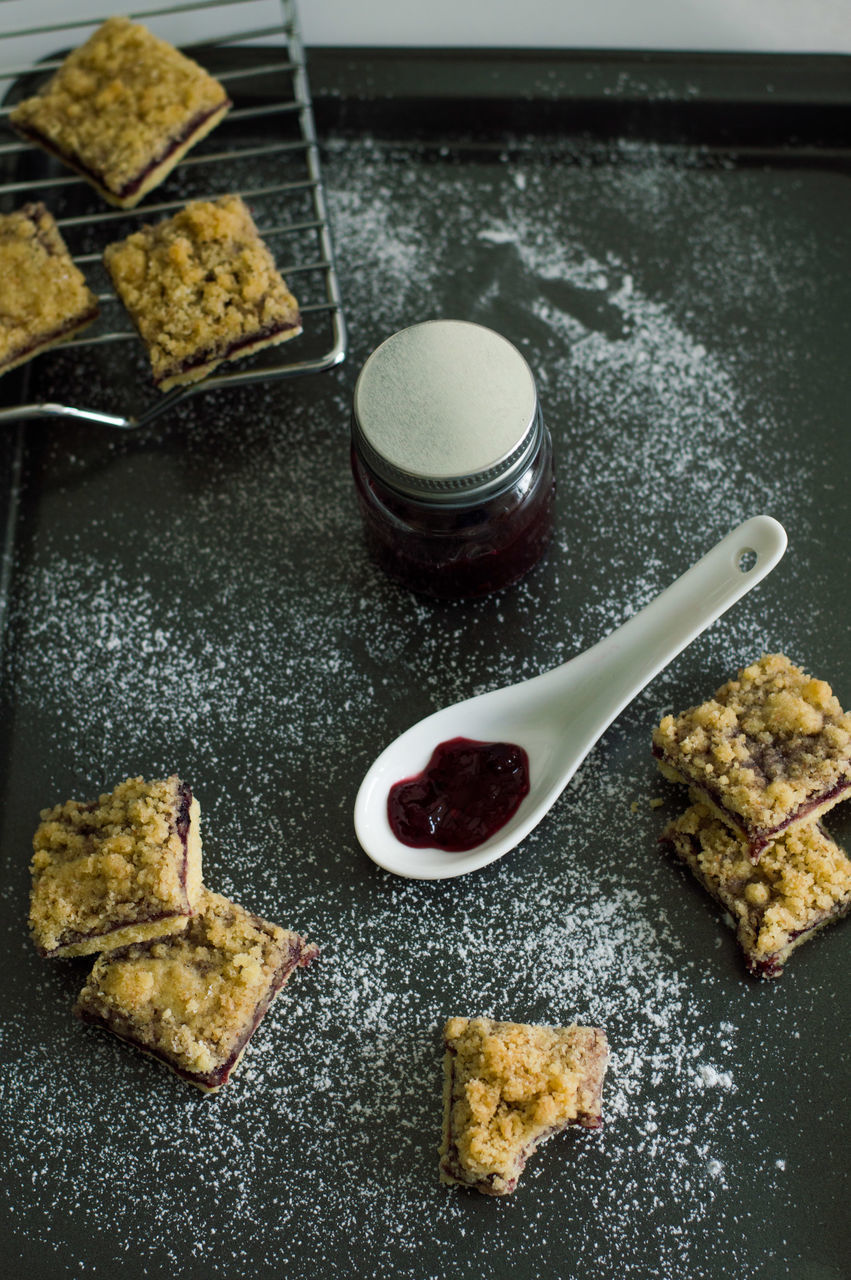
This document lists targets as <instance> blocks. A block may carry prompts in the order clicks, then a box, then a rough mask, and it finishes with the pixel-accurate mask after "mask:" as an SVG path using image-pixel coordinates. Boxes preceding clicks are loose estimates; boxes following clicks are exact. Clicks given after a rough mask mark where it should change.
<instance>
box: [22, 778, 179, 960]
mask: <svg viewBox="0 0 851 1280" xmlns="http://www.w3.org/2000/svg"><path fill="white" fill-rule="evenodd" d="M33 850H34V852H33V859H32V863H31V870H32V877H33V883H32V894H31V897H30V930H31V932H32V937H33V941H34V942H35V945H36V947H37V948H38V951H39V954H40V955H42V956H48V957H50V958H55V957H63V956H83V955H91V954H92V953H93V952H96V951H104V950H110V949H113V948H116V947H123V946H125V945H126V944H127V943H130V942H140V941H143V940H145V939H148V938H156V937H161V936H162V935H164V934H169V933H174V932H176V931H178V930H180V929H183V928H185V926H186V922H187V920H188V919H189V917H190V916H191V915H192V913H193V912H194V911H195V910H196V908H197V905H198V901H199V898H200V894H201V836H200V808H199V805H198V801H197V800H196V799H195V798H194V797H193V795H192V791H191V789H190V787H189V786H188V785H187V784H186V783H185V782H181V780H180V779H179V778H177V777H171V778H165V779H162V780H159V781H156V782H145V781H144V779H142V778H128V779H127V781H126V782H122V783H120V784H119V785H118V786H117V787H116V788H115V790H114V791H112V792H111V793H110V794H108V795H102V796H101V797H100V799H99V800H97V801H93V802H91V803H83V802H81V801H78V800H69V801H67V803H65V804H60V805H56V806H55V807H54V808H52V809H44V810H43V811H42V814H41V823H40V825H39V827H38V829H37V831H36V833H35V836H34V837H33Z"/></svg>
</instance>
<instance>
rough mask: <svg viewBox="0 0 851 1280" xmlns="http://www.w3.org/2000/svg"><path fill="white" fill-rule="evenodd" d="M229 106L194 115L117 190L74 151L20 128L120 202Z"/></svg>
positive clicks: (29, 127)
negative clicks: (64, 148)
mask: <svg viewBox="0 0 851 1280" xmlns="http://www.w3.org/2000/svg"><path fill="white" fill-rule="evenodd" d="M230 105H231V104H230V101H229V100H226V101H225V102H220V103H219V104H218V106H215V107H213V108H212V109H211V110H209V111H201V112H199V113H198V114H197V115H196V116H193V118H192V119H191V120H190V121H189V123H188V124H187V125H186V126H185V128H184V129H182V130H181V132H180V133H178V134H177V135H176V136H175V137H174V138H171V139H169V141H168V143H167V144H166V145H165V146H164V147H163V149H162V151H160V152H159V153H158V154H157V155H156V156H155V157H154V158H153V160H150V161H149V162H148V164H146V165H144V167H143V168H142V169H140V170H139V172H138V173H137V174H136V175H135V176H134V177H133V178H131V179H129V180H128V181H127V182H125V183H124V185H123V186H121V187H119V188H117V189H116V188H114V187H111V186H109V184H108V183H107V182H106V180H105V178H104V174H103V171H102V170H97V169H93V168H92V167H91V166H90V165H87V164H86V163H85V162H84V161H83V160H81V159H80V157H79V156H77V155H75V154H74V153H73V152H68V151H65V150H63V148H62V147H57V145H56V143H55V142H53V141H52V139H50V138H48V137H47V135H46V134H43V133H42V132H41V130H40V129H34V128H33V127H32V125H18V126H17V128H18V130H19V132H21V133H23V134H25V135H26V136H27V137H28V138H31V139H32V141H33V142H37V143H38V144H39V146H41V147H44V149H45V151H49V152H50V153H51V154H52V155H54V156H56V157H57V158H58V159H59V160H62V161H64V163H65V164H67V165H69V166H70V167H71V168H72V169H76V171H77V173H80V174H82V175H83V177H84V178H88V179H89V181H90V182H93V183H94V184H95V186H97V187H101V188H102V189H103V190H104V191H108V192H109V193H110V195H113V196H115V198H116V199H117V200H126V199H128V197H130V196H133V195H135V194H136V192H137V191H138V190H139V188H140V187H141V186H142V184H143V183H144V182H145V181H146V180H147V179H148V178H149V177H150V175H151V174H152V173H154V172H155V171H156V170H157V169H160V168H162V166H163V165H165V164H167V163H168V161H169V160H170V159H171V157H172V156H173V155H174V153H175V152H176V151H180V150H181V148H182V147H185V146H186V144H187V143H188V142H189V141H190V139H191V138H192V137H194V135H195V134H196V133H197V132H198V131H199V130H200V129H203V128H204V125H205V124H207V123H208V122H209V121H210V120H211V119H212V118H213V117H214V116H218V115H220V114H223V113H224V112H225V111H226V110H227V109H228V108H229V107H230Z"/></svg>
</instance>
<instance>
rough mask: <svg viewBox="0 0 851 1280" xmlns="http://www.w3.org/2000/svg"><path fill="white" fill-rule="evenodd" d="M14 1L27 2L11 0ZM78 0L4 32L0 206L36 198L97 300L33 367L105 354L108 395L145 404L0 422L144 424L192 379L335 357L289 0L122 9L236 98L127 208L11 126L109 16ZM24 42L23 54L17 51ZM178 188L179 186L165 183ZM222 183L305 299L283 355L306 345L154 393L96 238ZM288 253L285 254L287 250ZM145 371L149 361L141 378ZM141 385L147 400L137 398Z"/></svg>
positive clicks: (312, 368) (215, 380)
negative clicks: (89, 315)
mask: <svg viewBox="0 0 851 1280" xmlns="http://www.w3.org/2000/svg"><path fill="white" fill-rule="evenodd" d="M7 4H8V0H2V5H3V7H4V8H6V7H7ZM10 7H11V8H13V9H16V10H22V9H24V8H25V6H22V5H21V4H16V3H13V4H12V5H11V6H10ZM83 9H84V5H83V4H77V3H75V5H74V14H75V17H74V19H73V20H68V21H62V22H51V23H49V24H46V25H42V26H35V27H17V28H16V29H14V30H9V31H5V32H0V46H2V48H3V51H4V54H5V55H6V56H7V57H9V58H10V65H7V66H5V67H3V68H0V93H2V94H3V95H4V97H3V101H4V105H3V106H2V107H0V179H2V180H0V211H2V212H9V211H11V210H12V209H14V208H17V207H19V206H20V205H22V204H24V203H25V202H26V201H28V200H43V201H44V202H45V203H46V205H47V207H48V208H49V209H50V211H51V213H53V215H54V217H55V218H56V221H57V224H58V226H59V228H60V230H61V232H62V235H63V237H64V239H65V241H66V243H67V244H68V245H69V248H70V249H71V252H72V256H73V258H74V261H75V262H76V263H77V264H78V265H79V266H80V268H81V270H82V271H83V272H84V274H85V275H86V277H87V280H88V282H89V284H90V287H92V288H93V290H94V291H95V292H96V293H97V295H98V299H99V302H100V306H101V316H100V319H99V320H98V321H97V322H96V323H95V324H94V325H92V326H91V327H90V329H89V330H87V331H86V333H85V334H84V335H81V336H80V337H78V338H75V339H72V340H71V341H69V342H65V343H62V344H61V345H60V346H58V347H55V348H53V349H52V350H51V351H48V352H46V353H44V354H43V355H41V356H39V357H37V359H36V361H34V362H33V364H37V365H38V366H39V373H41V370H42V369H43V367H44V366H43V364H42V362H46V361H50V360H51V358H52V357H55V356H57V355H58V354H59V353H61V355H62V357H63V358H64V356H65V353H67V352H68V351H69V350H74V352H75V359H79V360H80V361H86V360H95V361H96V362H97V363H98V364H99V366H100V368H101V369H103V368H104V367H105V361H106V367H108V368H109V369H110V370H112V369H115V370H116V371H118V372H120V374H121V376H120V378H119V377H117V376H114V377H111V378H109V377H108V378H107V382H108V384H109V386H110V394H115V396H116V398H117V396H118V390H117V387H118V386H119V385H124V386H128V385H129V386H133V387H134V392H133V394H134V395H136V396H137V399H138V401H139V402H140V403H139V404H138V405H136V404H134V406H133V407H134V409H136V411H135V412H133V413H130V414H126V413H114V412H106V411H103V410H101V409H98V408H85V407H83V406H81V405H74V404H61V403H56V402H54V401H53V400H52V399H49V398H44V399H41V400H33V401H32V402H30V403H20V404H16V405H13V406H11V407H8V408H0V423H3V422H9V421H13V420H15V419H21V418H29V417H36V416H48V417H62V418H72V419H77V420H80V419H82V420H85V421H88V422H93V423H99V424H101V425H105V426H111V427H119V428H135V427H141V426H145V425H147V424H148V423H149V422H151V421H152V420H153V419H154V418H156V417H158V416H159V415H160V414H162V413H163V412H165V411H166V410H167V409H170V408H171V407H172V406H173V405H174V404H175V403H176V402H177V401H179V400H182V399H184V398H186V397H187V396H189V395H193V394H195V393H196V392H198V391H211V390H215V389H216V388H219V387H233V386H239V385H241V384H245V383H250V382H261V381H268V380H270V379H276V378H294V377H299V376H301V375H304V374H310V373H318V372H321V371H323V370H326V369H330V368H332V367H333V366H334V365H336V364H339V363H340V362H341V361H342V360H343V359H344V357H345V350H346V330H345V320H344V316H343V311H342V305H341V299H340V289H339V283H338V279H337V273H336V268H335V265H334V255H333V248H332V242H331V233H330V229H329V225H328V216H327V210H326V205H325V196H324V192H323V188H322V180H321V176H320V167H319V153H318V148H317V142H316V134H315V129H314V122H313V108H312V104H311V100H310V91H309V86H308V80H307V74H306V70H305V61H304V50H303V47H302V43H301V36H300V32H299V26H298V17H297V13H296V9H295V3H294V0H196V2H195V3H187V4H176V5H169V6H166V7H163V6H160V7H157V8H148V9H137V10H135V11H134V12H133V13H132V14H130V15H129V16H130V17H132V18H134V19H135V20H137V21H140V22H143V23H145V25H146V26H148V27H149V29H150V30H151V31H153V32H154V34H155V35H159V36H162V37H163V38H164V39H167V40H170V41H171V42H172V43H174V44H176V45H178V46H179V47H181V48H182V49H184V51H185V52H187V53H188V54H189V55H190V56H192V57H194V58H195V59H196V60H197V61H198V62H200V63H201V65H202V66H204V67H205V68H206V69H207V70H209V71H210V72H211V73H212V74H213V75H215V76H216V78H217V79H218V80H220V81H222V82H223V83H224V84H225V85H226V87H227V89H228V93H229V96H230V97H231V99H232V101H233V103H234V106H233V108H232V109H231V111H230V112H229V113H228V115H227V116H226V117H225V119H224V121H223V122H222V123H221V124H220V125H219V126H218V127H217V128H216V129H215V130H213V132H212V133H211V134H209V135H208V137H207V138H206V139H204V140H203V141H202V142H200V143H199V144H198V145H197V146H196V147H194V148H193V149H192V150H191V151H190V152H189V154H188V155H187V156H186V157H185V158H184V159H183V161H182V162H181V163H180V165H178V167H177V169H176V170H174V171H173V172H172V174H171V175H170V176H169V177H168V178H167V179H166V180H165V182H164V183H163V184H162V185H161V186H160V187H158V188H157V189H156V190H155V191H154V192H153V193H151V196H152V198H151V197H149V198H148V199H147V200H143V202H142V203H141V204H140V205H139V206H138V207H137V208H136V209H132V210H119V209H111V208H110V207H108V206H107V205H106V204H105V202H104V201H103V200H102V199H101V198H100V197H99V196H98V195H97V193H95V192H94V191H93V190H92V189H91V188H90V187H89V184H88V183H86V182H85V180H84V179H82V178H79V177H78V176H77V175H76V174H74V173H73V172H72V171H71V170H69V169H67V168H66V167H65V166H63V165H61V164H60V163H59V162H58V161H55V160H53V159H52V158H50V157H49V156H47V155H46V154H45V153H44V152H42V150H41V149H40V148H38V147H35V146H32V145H30V144H29V143H27V142H25V141H23V140H21V139H19V137H18V135H17V134H15V133H14V131H13V130H12V129H11V127H10V125H9V123H8V116H9V113H10V111H11V109H12V106H13V105H14V103H15V102H16V101H18V100H19V99H20V98H21V97H24V96H27V95H28V94H31V93H33V92H35V90H36V88H37V87H38V86H39V85H40V84H42V83H44V81H45V80H46V79H47V77H48V76H49V75H50V74H52V72H53V71H55V69H56V68H57V67H58V66H59V65H60V63H61V61H62V58H63V57H64V55H65V53H67V51H68V50H69V49H71V48H74V47H75V46H76V45H78V44H81V43H82V42H83V40H85V39H87V38H88V36H89V35H90V34H91V32H92V31H93V30H94V29H95V28H96V27H97V26H98V25H99V24H100V23H101V22H102V21H103V20H104V19H105V18H106V17H107V16H109V15H108V14H100V15H98V14H97V13H93V14H87V15H86V16H82V10H83ZM7 12H8V9H7ZM65 12H66V13H67V12H68V10H67V9H66V10H65ZM197 32H203V40H202V41H199V40H197V39H196V38H195V36H196V33H197ZM187 36H188V39H187ZM20 50H24V51H25V53H26V55H27V56H26V57H16V56H15V54H16V52H17V51H20ZM33 55H34V56H33ZM44 55H46V56H44ZM246 166H247V167H246ZM34 171H35V172H34ZM246 175H249V180H248V182H247V185H245V186H240V185H239V183H238V182H237V181H236V180H235V179H236V177H237V176H242V177H243V178H245V177H246ZM250 179H253V181H251V180H250ZM178 187H179V188H180V193H179V194H173V193H175V192H176V190H177V188H178ZM229 191H233V192H236V193H238V194H240V195H242V196H243V198H244V199H245V200H246V202H247V203H248V204H249V205H250V206H251V208H252V211H253V213H254V218H255V221H256V223H257V226H258V230H259V231H260V234H261V235H262V236H263V238H264V239H265V240H266V241H267V243H268V244H269V246H270V248H271V250H272V252H273V254H274V256H275V260H276V263H277V264H278V267H279V269H280V271H281V273H282V275H283V276H284V277H285V278H286V279H287V281H288V283H290V286H291V288H292V290H293V292H294V293H295V294H296V297H297V298H298V299H299V306H300V310H301V313H302V317H303V320H304V334H303V335H302V336H300V337H299V338H296V339H293V340H292V343H288V344H286V349H287V355H288V356H289V352H290V350H292V349H293V348H295V347H296V345H297V346H298V349H299V350H298V354H299V355H300V356H301V357H302V358H300V359H297V360H288V361H287V362H283V363H282V362H281V354H280V353H281V351H282V348H280V347H277V348H274V347H273V348H271V349H268V350H267V351H265V352H261V353H260V354H259V355H258V356H255V357H253V358H250V359H248V360H246V361H244V362H242V363H241V365H240V366H239V367H235V368H229V369H227V371H226V372H217V373H216V374H215V375H214V376H211V377H208V378H206V379H204V380H203V381H202V382H199V383H196V384H194V385H192V386H189V387H180V388H176V389H175V390H174V391H172V392H169V393H167V394H165V395H163V394H161V393H155V392H153V391H152V389H151V387H150V386H146V385H144V384H145V382H146V377H145V373H144V372H141V371H137V369H136V368H135V362H136V361H137V357H138V349H139V348H140V346H141V344H140V340H139V338H138V336H137V334H136V332H135V330H134V329H133V327H132V325H131V324H130V321H129V317H128V316H127V314H126V312H124V310H123V308H122V307H121V304H120V303H119V301H118V299H117V297H116V295H115V293H114V291H113V290H112V287H111V282H110V281H109V277H108V275H107V273H106V271H105V270H104V268H103V267H102V265H101V256H102V252H103V248H104V247H105V245H106V244H108V243H109V242H110V241H111V240H116V239H123V238H124V236H126V235H129V234H130V232H132V231H133V230H134V229H135V228H136V227H137V226H138V225H140V224H141V223H142V222H148V221H151V220H158V219H159V218H160V217H163V216H166V215H168V214H171V213H173V212H174V211H175V210H177V209H179V208H181V207H182V206H183V205H184V204H185V203H186V202H187V200H190V199H214V198H215V197H217V196H219V195H223V194H225V193H226V192H229ZM157 197H159V199H157ZM290 255H291V260H290V261H285V257H287V256H290ZM129 344H134V345H133V346H132V347H130V346H129ZM305 348H307V349H305ZM23 369H24V370H25V371H26V375H25V377H24V379H23V388H24V390H23V397H22V398H23V399H26V398H27V394H28V393H27V391H26V389H25V388H26V387H27V386H28V384H29V381H30V377H31V375H32V365H28V366H23ZM40 380H43V379H41V377H40ZM48 381H49V379H48ZM60 381H61V379H60ZM150 381H151V380H150V373H149V372H148V374H147V383H148V384H150ZM137 383H138V384H139V386H138V391H136V390H135V387H136V384H137ZM146 395H147V397H148V403H147V404H142V403H141V402H142V400H143V398H144V397H145V396H146ZM154 396H158V398H153V397H154ZM113 407H116V406H113V405H111V404H110V405H106V406H105V408H106V409H112V408H113ZM118 407H120V408H126V406H118Z"/></svg>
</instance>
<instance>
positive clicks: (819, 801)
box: [653, 654, 851, 859]
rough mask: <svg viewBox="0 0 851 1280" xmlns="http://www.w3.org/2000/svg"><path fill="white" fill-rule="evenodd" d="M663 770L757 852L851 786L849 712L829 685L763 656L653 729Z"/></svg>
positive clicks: (828, 806)
mask: <svg viewBox="0 0 851 1280" xmlns="http://www.w3.org/2000/svg"><path fill="white" fill-rule="evenodd" d="M653 754H654V755H655V757H656V760H657V763H658V765H659V768H660V769H661V771H662V773H663V774H664V775H665V776H666V777H668V778H671V779H673V780H674V781H677V782H684V783H685V784H686V785H687V786H689V787H691V788H692V789H693V791H694V793H695V798H696V799H699V800H701V801H703V802H704V803H706V804H708V805H709V806H710V808H712V809H713V810H714V812H715V813H716V814H717V815H718V816H719V817H720V818H722V819H723V821H724V822H726V823H727V825H728V826H729V827H730V828H731V830H732V831H734V832H735V833H736V834H737V835H738V836H739V837H740V838H741V839H742V840H744V841H745V843H746V844H747V845H748V849H749V852H750V856H751V857H752V858H754V859H755V858H758V857H759V856H760V853H761V851H762V850H763V849H764V848H765V847H766V845H767V844H768V843H769V841H771V840H774V839H776V838H777V836H778V835H779V834H780V833H781V832H782V831H786V830H789V829H790V828H792V827H794V826H795V825H796V824H798V823H801V822H812V821H814V820H815V819H816V818H818V817H819V816H820V815H821V814H823V813H826V812H827V811H828V810H829V809H831V808H832V807H833V806H834V805H835V804H837V803H838V802H839V801H840V800H842V799H843V798H844V797H845V796H846V795H848V794H849V792H851V715H849V714H848V713H847V712H844V711H843V710H842V707H841V706H840V705H839V701H838V699H837V698H836V697H835V696H834V694H833V691H832V690H831V688H830V685H829V684H827V683H825V681H824V680H816V679H813V678H812V676H809V675H807V674H805V672H803V671H802V670H801V669H800V668H799V667H796V666H793V664H792V663H791V662H790V661H789V659H788V658H785V657H783V655H782V654H769V655H766V656H764V657H762V658H760V660H759V661H758V662H755V663H753V664H752V665H751V666H749V667H746V668H745V669H744V670H743V671H740V672H739V675H738V677H737V678H736V679H735V680H730V681H729V682H728V683H727V684H725V685H722V687H721V688H720V689H718V691H717V692H716V694H715V696H714V697H713V698H711V699H710V700H709V701H708V702H704V703H702V704H701V705H700V706H697V707H692V708H691V709H690V710H688V711H684V712H682V714H681V715H678V716H670V715H669V716H665V717H664V719H663V720H662V722H661V724H660V725H659V726H658V728H656V729H655V730H654V732H653Z"/></svg>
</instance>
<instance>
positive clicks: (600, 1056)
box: [440, 1018, 608, 1196]
mask: <svg viewBox="0 0 851 1280" xmlns="http://www.w3.org/2000/svg"><path fill="white" fill-rule="evenodd" d="M444 1044H445V1047H446V1053H445V1056H444V1094H443V1098H444V1116H443V1142H442V1145H441V1148H440V1176H441V1180H442V1181H443V1182H447V1183H450V1184H459V1185H462V1186H467V1187H473V1188H475V1190H477V1191H481V1192H483V1193H484V1194H485V1195H492V1196H505V1195H510V1194H511V1192H512V1191H514V1189H515V1187H516V1186H517V1180H518V1178H519V1177H520V1174H521V1173H522V1171H523V1168H524V1166H525V1164H526V1160H527V1159H528V1157H529V1156H530V1155H531V1153H532V1152H533V1151H534V1150H535V1148H536V1147H538V1146H539V1145H540V1144H541V1143H542V1142H544V1141H545V1140H546V1139H547V1138H551V1137H552V1136H553V1135H554V1134H556V1133H559V1132H561V1130H562V1129H565V1128H566V1127H567V1126H568V1125H582V1126H583V1127H584V1128H586V1129H597V1128H599V1127H600V1125H601V1124H602V1114H601V1110H602V1103H601V1096H602V1089H603V1077H604V1075H605V1072H606V1066H607V1064H608V1045H607V1042H606V1036H605V1034H604V1032H602V1031H601V1030H599V1029H598V1028H597V1027H577V1026H572V1027H544V1026H527V1025H525V1024H523V1023H517V1022H494V1021H492V1020H491V1019H490V1018H450V1019H449V1021H448V1022H447V1023H446V1026H445V1028H444Z"/></svg>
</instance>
